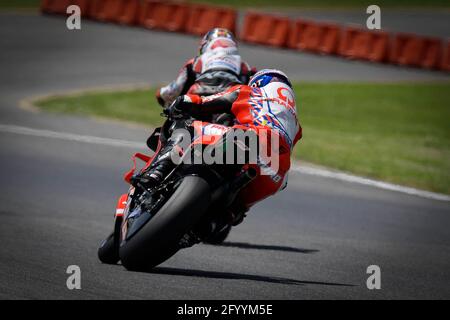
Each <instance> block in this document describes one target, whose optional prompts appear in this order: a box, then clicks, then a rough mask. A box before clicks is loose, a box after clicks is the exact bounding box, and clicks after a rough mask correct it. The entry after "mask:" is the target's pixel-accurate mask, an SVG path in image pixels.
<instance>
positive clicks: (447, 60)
mask: <svg viewBox="0 0 450 320" xmlns="http://www.w3.org/2000/svg"><path fill="white" fill-rule="evenodd" d="M440 67H441V70H444V71H450V42H447V46H446V49H445V53H444V55H443V57H442V62H441V66H440Z"/></svg>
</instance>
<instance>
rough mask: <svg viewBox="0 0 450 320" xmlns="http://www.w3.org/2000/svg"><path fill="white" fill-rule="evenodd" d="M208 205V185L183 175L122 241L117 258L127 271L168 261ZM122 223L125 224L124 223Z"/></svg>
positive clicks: (151, 266) (197, 177)
mask: <svg viewBox="0 0 450 320" xmlns="http://www.w3.org/2000/svg"><path fill="white" fill-rule="evenodd" d="M210 202H211V190H210V187H209V184H208V183H207V182H206V181H205V180H204V179H203V178H201V177H199V176H186V177H184V178H183V180H182V181H181V183H180V184H179V186H178V188H177V189H176V190H175V192H174V193H173V194H172V195H171V196H170V198H169V199H168V200H167V202H166V203H165V204H164V205H163V206H162V208H161V209H160V210H159V211H158V212H157V213H156V214H155V215H154V217H152V218H151V219H150V220H149V221H148V222H147V223H146V224H145V225H144V226H143V227H142V228H141V229H140V230H139V231H138V232H137V233H136V234H134V235H133V236H132V237H131V238H129V239H126V240H124V241H123V242H122V243H121V245H120V250H119V255H120V260H121V261H122V265H124V266H125V268H127V269H129V270H143V269H145V270H148V269H151V268H153V267H155V266H157V265H158V264H160V263H162V262H164V261H165V260H167V259H169V258H170V257H171V256H172V255H173V254H175V253H176V252H177V251H178V249H179V247H178V245H179V242H180V239H181V238H182V237H183V236H184V235H185V234H186V233H187V232H189V231H190V230H191V229H192V228H193V226H194V225H195V224H196V223H197V222H198V220H199V219H200V218H201V216H202V215H203V214H204V213H205V211H206V210H207V209H208V206H209V204H210ZM125 223H126V222H125Z"/></svg>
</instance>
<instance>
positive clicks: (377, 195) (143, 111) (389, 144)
mask: <svg viewBox="0 0 450 320" xmlns="http://www.w3.org/2000/svg"><path fill="white" fill-rule="evenodd" d="M71 4H77V5H79V7H80V8H81V15H82V17H81V30H69V29H68V28H67V26H66V19H67V17H68V14H66V9H67V7H68V5H71ZM371 4H376V5H378V6H379V8H380V9H381V14H380V17H381V29H380V30H368V29H367V27H366V21H367V19H368V18H369V16H370V14H368V13H366V9H367V7H368V6H369V5H371ZM216 26H224V27H227V28H230V29H231V30H233V32H235V33H236V34H237V36H238V38H239V39H240V42H239V49H240V52H241V55H242V57H243V59H244V60H246V61H247V62H249V63H250V64H251V65H252V66H255V67H256V68H257V69H260V68H278V69H281V70H283V71H284V72H286V73H287V74H288V75H289V77H290V78H291V80H292V81H293V82H294V87H295V91H296V99H297V109H298V114H299V120H300V122H301V124H302V127H303V129H304V138H303V139H302V140H301V141H300V143H299V144H298V145H297V147H296V149H295V151H294V154H293V157H294V158H295V161H296V162H295V163H296V164H295V168H294V169H293V170H292V174H291V176H290V184H289V187H288V189H287V190H285V191H284V192H282V193H280V194H279V195H276V196H275V197H272V198H270V199H269V200H267V201H264V202H263V203H261V204H260V205H258V206H257V207H255V208H254V209H252V211H251V212H250V214H249V217H248V218H246V220H245V221H244V223H243V224H242V225H239V226H238V227H237V228H236V229H235V230H233V231H232V233H231V235H230V238H229V239H228V240H227V242H226V243H225V244H224V245H222V246H220V247H214V246H207V245H200V246H197V247H194V248H190V249H187V250H184V251H183V252H180V253H179V254H177V255H176V256H174V257H173V258H171V259H170V260H169V261H168V262H166V263H165V264H163V266H162V267H160V268H158V269H157V270H156V271H155V272H154V273H148V274H142V273H131V272H125V270H124V269H123V268H121V267H120V266H118V267H112V266H104V265H101V264H100V262H98V261H97V258H96V249H97V246H98V244H99V241H100V240H101V239H102V238H103V237H104V236H105V235H106V234H107V233H108V231H109V230H110V229H111V226H112V215H113V212H114V208H115V203H116V199H117V197H118V195H119V194H120V193H122V192H125V191H126V189H127V186H126V185H125V184H124V183H123V181H122V174H123V173H124V172H125V171H127V170H128V168H129V164H130V161H129V160H128V159H129V157H130V155H131V154H133V153H134V152H137V151H141V152H142V151H146V150H145V149H144V141H145V139H146V138H147V136H148V134H149V133H150V132H151V128H152V127H155V126H157V125H159V124H160V123H161V122H162V121H163V118H162V117H161V116H160V112H161V110H160V108H159V106H158V105H157V103H156V100H155V99H154V93H155V90H156V88H157V87H158V86H160V85H164V84H167V83H168V82H169V81H171V80H173V79H174V78H175V77H176V75H177V73H178V70H179V69H180V68H181V67H182V66H183V64H184V63H185V62H186V61H187V60H188V59H190V58H192V57H194V56H195V55H196V54H197V51H198V44H199V40H200V37H201V35H203V34H204V33H205V32H206V31H207V30H209V29H211V28H212V27H216ZM449 32H450V5H449V3H448V1H439V0H432V1H420V0H417V1H393V0H392V1H388V0H384V1H377V3H369V2H367V1H358V0H345V1H291V0H280V1H276V3H275V2H273V1H245V0H243V1H184V2H183V1H182V2H172V1H170V2H169V1H138V0H136V1H132V0H130V1H127V0H95V1H82V0H79V1H64V0H61V1H50V0H46V1H34V0H27V1H25V0H23V1H2V2H0V48H1V50H0V70H2V72H1V74H0V77H1V81H0V132H1V135H0V139H1V142H0V143H1V148H0V149H1V151H0V174H1V176H2V179H1V191H2V192H1V196H0V200H1V201H2V203H3V207H2V209H1V210H0V214H1V215H2V218H3V219H4V223H3V224H2V226H1V227H0V229H1V232H0V235H1V240H2V242H3V244H4V245H3V246H2V249H0V257H1V258H0V283H1V286H0V297H2V298H7V299H10V298H44V299H45V298H81V299H86V298H144V299H145V298H150V299H151V298H178V299H185V298H201V299H209V298H214V299H222V298H226V299H236V298H239V299H241V298H242V299H245V298H254V299H300V298H312V299H317V298H340V299H341V298H342V299H345V298H378V299H379V298H449V297H450V291H449V289H448V286H447V285H446V284H447V283H448V282H449V280H450V277H449V273H448V270H450V255H449V252H450V250H449V249H450V248H449V246H450V237H449V233H448V230H447V229H448V226H449V222H450V221H449V214H450V207H449V204H448V203H449V202H448V201H449V199H450V198H449V194H450V161H449V160H450V143H449V142H450V126H449V119H450V109H449V108H450V90H449V89H450V82H449V80H450V77H449V75H450V72H449V70H450V54H449V42H448V38H449ZM341 173H346V174H350V175H352V176H353V175H355V176H358V177H363V178H364V179H366V178H367V179H373V181H375V180H376V181H382V182H383V183H387V184H383V183H381V184H379V183H376V182H370V183H365V184H361V180H363V179H360V180H358V179H348V178H347V179H344V180H342V179H340V178H339V177H342V176H340V174H341ZM355 180H357V181H356V182H358V183H355ZM352 181H353V182H352ZM371 181H372V180H371ZM380 187H381V188H380ZM392 190H397V191H392ZM412 194H413V195H412ZM430 262H432V263H430ZM71 264H76V265H79V266H80V267H81V269H82V272H84V273H83V280H82V287H83V289H82V290H80V291H69V290H67V288H66V286H65V279H66V274H65V269H66V268H67V266H68V265H71ZM371 264H377V265H380V266H381V269H382V274H383V287H382V288H383V289H382V290H379V291H369V290H367V288H366V285H365V281H366V276H367V275H366V273H365V272H366V268H367V266H369V265H371ZM384 270H385V271H384Z"/></svg>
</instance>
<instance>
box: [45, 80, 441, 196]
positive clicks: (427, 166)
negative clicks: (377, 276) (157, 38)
mask: <svg viewBox="0 0 450 320" xmlns="http://www.w3.org/2000/svg"><path fill="white" fill-rule="evenodd" d="M295 90H296V94H297V107H298V111H299V119H300V121H301V123H302V126H303V129H304V137H303V139H302V140H301V141H300V142H299V144H298V145H297V147H296V150H295V153H294V154H295V156H296V157H297V158H298V159H301V160H305V161H308V162H312V163H317V164H321V165H325V166H329V167H332V168H336V169H339V170H344V171H348V172H352V173H355V174H358V175H363V176H367V177H372V178H376V179H381V180H384V181H389V182H393V183H398V184H402V185H407V186H412V187H417V188H421V189H427V190H431V191H436V192H441V193H446V194H450V121H449V120H450V82H444V83H417V84H414V83H392V84H374V83H357V84H355V83H296V84H295ZM37 105H38V106H39V107H40V108H42V109H43V110H47V111H52V112H64V113H73V114H79V115H87V116H100V117H106V118H112V119H118V120H126V121H134V122H139V123H144V124H147V125H149V126H150V125H157V124H159V123H161V122H162V121H163V118H162V117H161V116H160V112H161V109H160V107H159V106H158V105H157V104H156V102H155V100H154V90H134V91H130V92H115V93H110V92H109V93H90V94H86V95H81V96H73V97H55V98H49V99H47V100H44V101H40V102H38V103H37Z"/></svg>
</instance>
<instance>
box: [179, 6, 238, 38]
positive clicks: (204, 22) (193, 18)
mask: <svg viewBox="0 0 450 320" xmlns="http://www.w3.org/2000/svg"><path fill="white" fill-rule="evenodd" d="M236 20H237V12H236V10H233V9H228V8H220V7H212V6H206V5H193V6H191V7H190V10H189V19H188V21H187V26H186V32H188V33H191V34H195V35H204V34H205V33H206V32H208V31H209V30H211V29H212V28H215V27H222V28H226V29H228V30H230V31H231V32H233V33H236Z"/></svg>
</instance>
